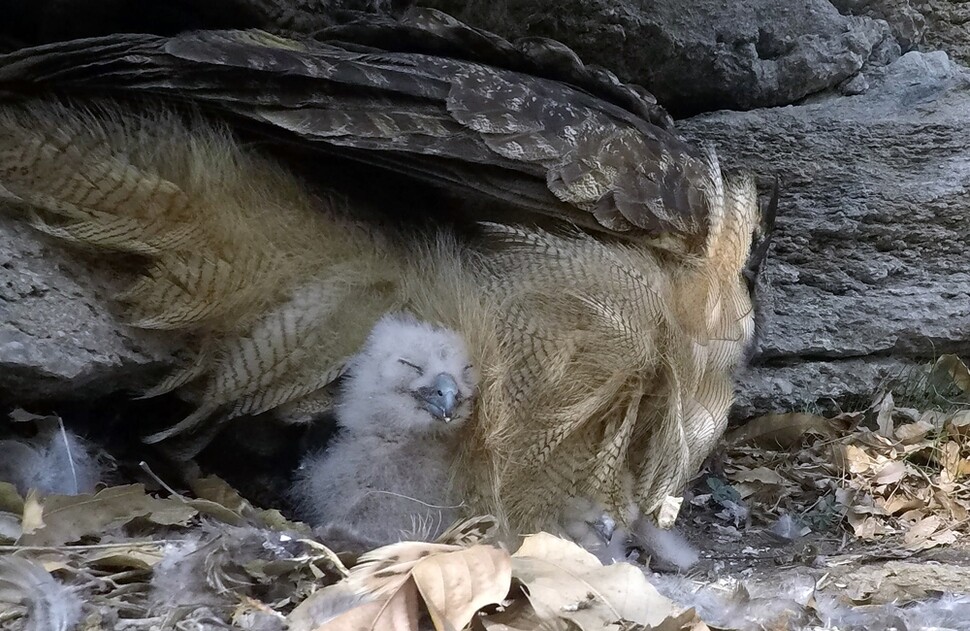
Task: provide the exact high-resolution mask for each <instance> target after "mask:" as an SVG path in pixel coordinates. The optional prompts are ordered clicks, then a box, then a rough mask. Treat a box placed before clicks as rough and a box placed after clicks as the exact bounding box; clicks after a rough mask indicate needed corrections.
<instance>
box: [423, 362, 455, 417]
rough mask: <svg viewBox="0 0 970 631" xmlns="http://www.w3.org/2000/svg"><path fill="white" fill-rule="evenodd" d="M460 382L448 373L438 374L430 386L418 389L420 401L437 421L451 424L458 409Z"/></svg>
mask: <svg viewBox="0 0 970 631" xmlns="http://www.w3.org/2000/svg"><path fill="white" fill-rule="evenodd" d="M458 394H459V390H458V382H457V381H455V378H454V377H452V376H451V375H449V374H448V373H446V372H442V373H438V374H437V375H436V376H435V378H434V381H433V382H431V385H430V386H425V387H423V388H420V389H418V392H417V396H418V400H419V401H421V403H422V404H423V405H424V408H425V409H426V410H428V412H430V413H431V415H432V416H434V417H435V418H436V419H438V420H441V421H444V422H445V423H450V422H451V420H452V419H453V418H454V416H455V409H456V408H457V407H458Z"/></svg>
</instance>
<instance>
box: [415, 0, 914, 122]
mask: <svg viewBox="0 0 970 631" xmlns="http://www.w3.org/2000/svg"><path fill="white" fill-rule="evenodd" d="M422 4H427V5H428V6H434V7H436V8H439V9H442V10H444V11H445V12H448V13H452V14H454V15H456V16H457V17H458V18H460V19H463V20H465V21H467V22H469V23H471V24H474V25H476V26H479V27H482V28H485V29H487V30H491V31H494V32H496V33H499V34H501V35H504V36H506V37H510V38H517V37H524V36H536V35H539V36H544V37H552V38H554V39H558V40H560V41H562V42H564V43H565V44H567V45H568V46H570V47H572V48H573V49H574V50H576V52H577V53H579V55H580V57H582V58H583V60H584V61H586V62H589V63H596V64H600V65H602V66H605V67H607V68H609V69H610V70H613V71H614V72H616V73H617V75H618V76H620V77H621V78H623V79H624V80H627V81H633V82H636V83H640V84H642V85H644V86H646V87H647V88H648V89H649V90H650V91H651V92H653V93H654V94H655V95H656V96H657V99H658V100H659V101H660V103H662V104H663V105H664V106H665V107H667V108H668V109H670V110H671V112H672V113H674V114H675V115H684V114H691V113H696V112H702V111H711V110H716V109H722V108H724V109H750V108H755V107H765V106H772V105H784V104H788V103H792V102H794V101H797V100H798V99H801V98H803V97H805V96H807V95H809V94H814V93H816V92H821V91H823V90H827V89H829V88H833V87H835V86H837V85H838V84H840V83H842V82H843V81H845V80H847V79H849V78H851V77H852V76H854V75H855V74H856V73H857V72H859V70H860V69H862V68H864V67H865V66H867V65H869V64H875V65H879V64H885V63H887V62H889V61H891V60H892V59H894V58H895V57H896V56H898V55H899V45H898V44H897V43H896V41H895V39H894V38H893V37H892V34H891V32H890V29H889V26H888V25H887V24H886V23H885V22H883V21H881V20H874V19H872V18H870V17H866V16H852V15H842V14H840V13H839V11H838V10H836V8H835V7H833V6H832V4H831V3H830V2H828V0H807V1H805V2H776V1H775V0H738V1H737V2H722V1H720V0H697V1H694V2H681V1H679V0H626V1H623V2H606V1H604V0H530V1H529V2H499V3H496V2H492V1H491V0H472V1H470V2H464V1H463V2H458V1H457V0H432V1H431V2H429V3H422Z"/></svg>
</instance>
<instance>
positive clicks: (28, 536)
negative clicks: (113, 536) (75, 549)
mask: <svg viewBox="0 0 970 631" xmlns="http://www.w3.org/2000/svg"><path fill="white" fill-rule="evenodd" d="M195 515H196V511H195V509H193V508H192V507H190V506H187V505H185V504H184V503H183V502H181V501H178V500H174V499H160V498H156V497H152V496H150V495H148V494H146V493H145V487H144V486H143V485H141V484H130V485H126V486H115V487H108V488H106V489H103V490H101V491H99V492H98V493H96V494H94V495H89V494H85V495H48V496H47V497H44V498H38V497H37V496H36V495H35V494H34V493H30V494H28V497H27V501H26V503H25V506H24V524H23V528H24V534H23V536H22V537H21V538H20V541H19V543H20V544H22V545H38V546H55V545H62V544H65V543H69V542H72V541H77V540H78V539H80V538H81V537H84V536H87V535H100V534H102V533H103V532H104V531H105V530H107V529H110V528H114V527H117V526H122V525H124V524H127V523H128V522H130V521H131V520H132V519H135V518H136V517H144V518H147V519H149V520H150V521H153V522H155V523H156V524H161V525H175V524H185V523H186V522H187V521H188V520H189V519H191V518H192V517H194V516H195Z"/></svg>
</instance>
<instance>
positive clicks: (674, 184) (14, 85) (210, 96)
mask: <svg viewBox="0 0 970 631" xmlns="http://www.w3.org/2000/svg"><path fill="white" fill-rule="evenodd" d="M422 38H423V39H422ZM459 55H463V56H459ZM0 89H3V90H8V91H19V92H23V91H32V90H38V89H41V90H48V89H56V90H57V91H59V92H61V93H64V94H68V95H70V94H79V93H86V94H90V93H92V92H93V93H96V94H100V95H104V94H114V95H121V96H132V95H144V96H151V97H156V98H162V99H165V100H178V101H188V102H191V103H194V104H198V105H200V106H201V107H203V108H204V109H207V110H210V111H214V112H217V113H218V114H219V115H222V116H227V115H228V116H232V117H235V118H237V119H238V118H241V119H243V120H245V121H249V122H251V123H256V124H257V126H258V128H259V129H260V130H261V131H263V132H268V133H270V134H271V135H273V136H274V137H275V138H277V139H282V140H285V141H290V142H292V141H297V142H299V143H300V144H302V145H305V146H311V147H314V148H317V149H322V150H324V151H327V152H330V153H336V154H339V155H341V156H344V157H348V158H351V159H353V160H355V161H359V162H363V163H366V164H367V165H371V166H375V167H378V168H380V169H386V170H390V171H394V172H397V173H402V174H405V175H406V176H408V177H412V178H416V179H418V180H420V181H423V182H426V183H429V184H432V185H434V186H438V187H442V188H444V189H448V190H453V191H457V192H459V193H461V194H462V195H463V196H465V197H471V198H477V199H483V200H485V201H488V202H499V203H500V204H501V205H502V206H504V207H512V208H515V209H518V210H520V211H524V212H525V213H526V216H527V217H528V216H529V215H530V214H531V215H533V216H534V217H535V218H542V217H553V218H557V219H561V220H565V221H567V222H569V223H571V224H574V225H577V226H581V227H583V228H586V229H589V230H594V231H601V232H608V233H613V234H617V235H625V236H628V237H634V238H636V237H641V236H643V237H646V238H652V237H660V236H664V235H673V236H675V237H679V238H681V239H684V240H689V241H703V239H704V237H705V235H706V232H707V229H708V214H709V213H710V210H711V206H710V200H709V197H710V188H711V185H710V176H709V173H708V171H709V165H708V163H707V162H706V161H705V159H704V156H703V155H702V154H700V153H699V152H697V151H696V149H692V148H691V147H689V146H688V145H686V144H685V143H683V142H681V141H680V140H679V139H678V138H677V137H676V136H675V135H674V134H673V133H672V132H671V131H670V130H669V129H668V128H667V125H668V123H669V119H668V117H667V116H666V114H665V113H664V112H663V110H662V109H661V108H659V107H658V106H657V105H656V103H655V101H653V99H652V97H651V96H650V95H649V94H648V93H646V92H645V91H643V90H642V89H638V88H634V87H630V86H627V85H624V84H622V83H621V82H619V80H617V79H616V77H615V76H613V75H612V74H610V73H609V72H607V71H605V70H602V69H599V68H593V67H589V66H585V65H583V64H582V63H581V62H580V61H579V60H578V58H577V57H576V56H575V54H574V53H572V51H570V50H569V49H568V48H566V47H565V46H563V45H561V44H558V43H556V42H552V41H549V40H537V39H531V40H526V41H520V42H517V43H516V44H512V43H510V42H508V41H506V40H503V39H501V38H499V37H497V36H495V35H492V34H488V33H484V32H482V31H478V30H475V29H472V28H470V27H468V26H466V25H464V24H462V23H460V22H457V21H456V20H454V19H453V18H450V17H448V16H446V15H444V14H441V13H439V12H435V11H431V10H414V11H411V12H409V13H408V14H407V16H406V17H405V18H404V19H402V20H400V21H395V20H390V19H373V18H370V19H369V20H368V21H367V22H364V21H351V22H349V23H346V24H341V25H338V26H333V27H331V28H328V29H325V30H323V31H322V32H320V33H318V34H317V36H316V37H315V38H307V37H301V38H287V37H282V36H278V35H273V34H270V33H268V32H265V31H258V30H246V31H217V30H208V31H192V32H186V33H182V34H178V35H175V36H171V37H165V36H156V35H144V34H121V35H109V36H105V37H99V38H92V39H86V40H73V41H68V42H59V43H54V44H48V45H43V46H39V47H34V48H28V49H21V50H18V51H14V52H13V53H9V54H7V55H4V56H0ZM482 218H483V219H490V218H491V217H482Z"/></svg>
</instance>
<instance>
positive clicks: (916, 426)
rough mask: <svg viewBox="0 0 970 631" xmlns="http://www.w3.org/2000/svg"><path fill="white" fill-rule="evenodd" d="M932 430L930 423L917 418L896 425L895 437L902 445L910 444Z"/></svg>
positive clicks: (916, 441)
mask: <svg viewBox="0 0 970 631" xmlns="http://www.w3.org/2000/svg"><path fill="white" fill-rule="evenodd" d="M932 431H933V425H932V424H931V423H927V422H926V421H922V420H919V421H916V422H915V423H906V424H905V425H900V426H899V427H897V428H896V438H897V439H899V441H900V442H901V443H903V444H904V445H912V444H915V443H918V442H920V441H921V440H923V439H924V438H925V437H926V435H927V434H929V433H930V432H932Z"/></svg>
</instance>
